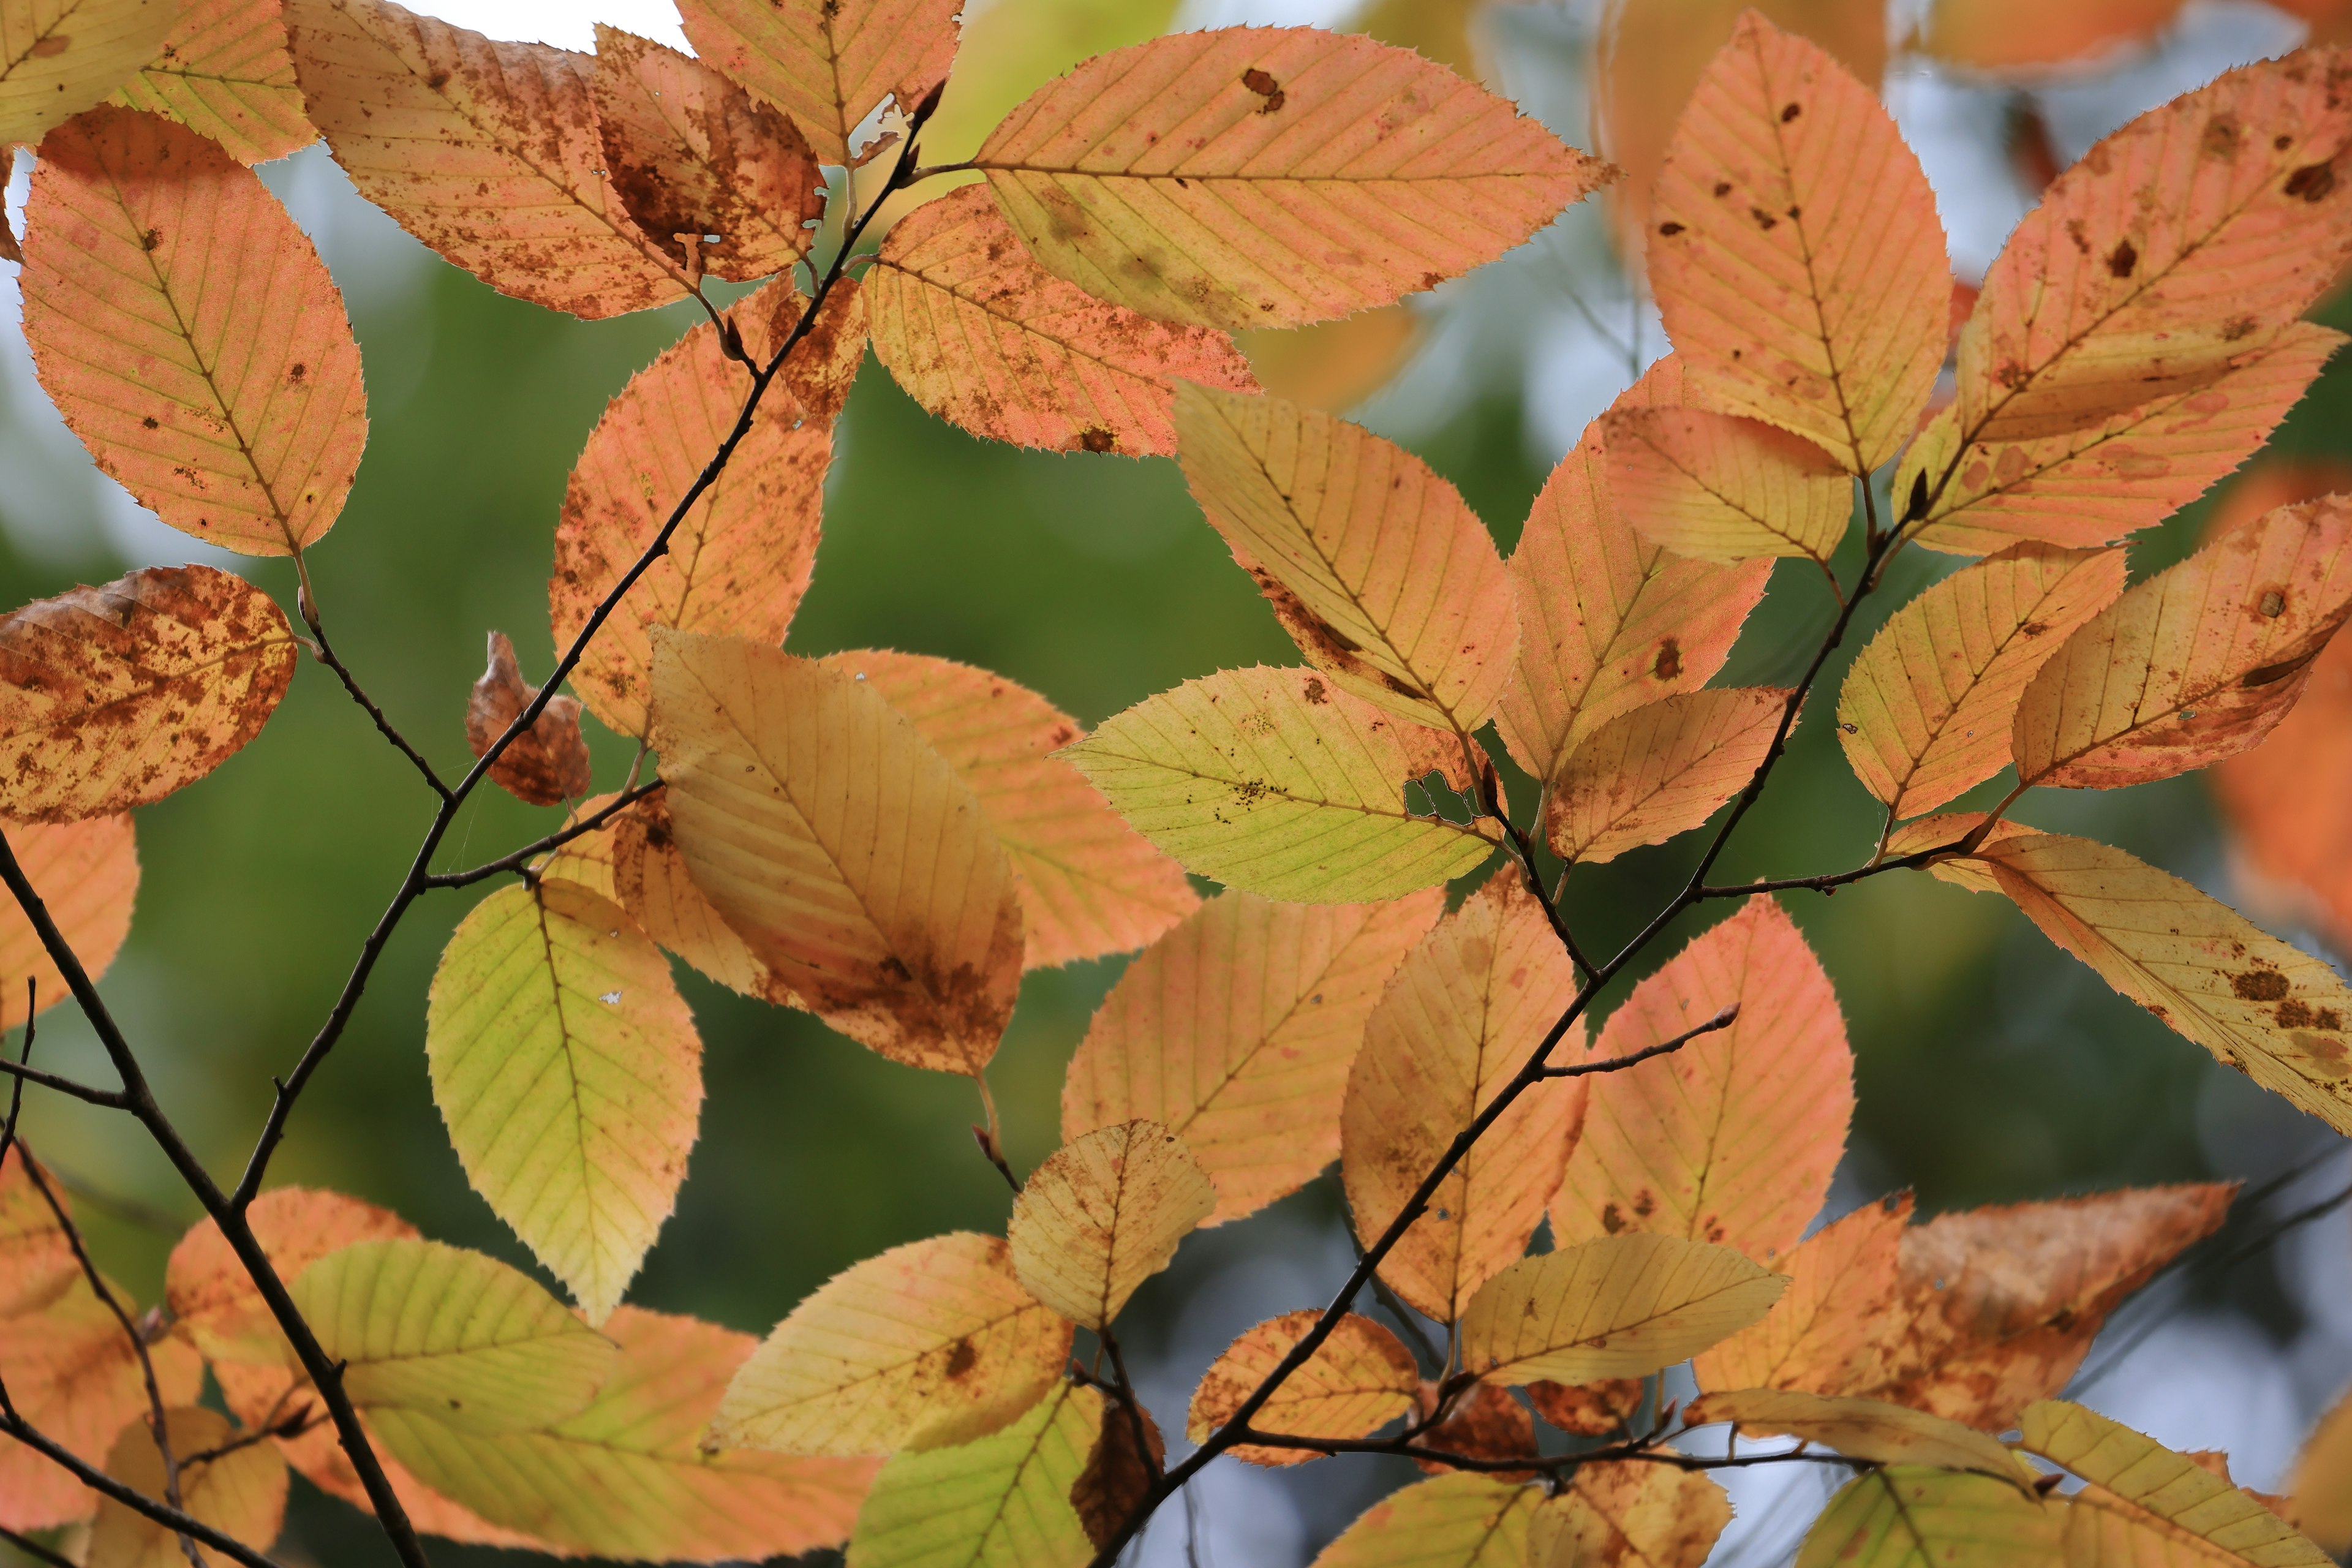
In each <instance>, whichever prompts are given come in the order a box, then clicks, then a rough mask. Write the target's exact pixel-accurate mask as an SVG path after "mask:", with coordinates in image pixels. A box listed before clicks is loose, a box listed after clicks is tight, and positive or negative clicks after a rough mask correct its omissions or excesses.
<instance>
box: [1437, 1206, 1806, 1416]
mask: <svg viewBox="0 0 2352 1568" xmlns="http://www.w3.org/2000/svg"><path fill="white" fill-rule="evenodd" d="M1788 1283H1789V1282H1788V1280H1787V1279H1784V1278H1782V1277H1781V1276H1780V1275H1778V1274H1774V1273H1770V1272H1769V1271H1768V1270H1766V1269H1765V1268H1761V1267H1759V1265H1757V1264H1754V1263H1751V1262H1749V1261H1748V1259H1747V1258H1743V1257H1741V1256H1740V1255H1739V1254H1738V1253H1737V1252H1734V1251H1733V1250H1731V1248H1729V1247H1715V1246H1711V1245H1709V1244H1708V1243H1706V1242H1703V1241H1685V1240H1683V1239H1681V1238H1680V1237H1672V1236H1639V1235H1636V1236H1604V1237H1599V1238H1597V1239H1595V1240H1592V1241H1586V1242H1579V1243H1576V1244H1574V1245H1571V1246H1567V1247H1561V1248H1560V1249H1559V1250H1558V1251H1556V1252H1547V1253H1544V1254H1543V1255H1541V1256H1540V1257H1536V1258H1523V1259H1521V1260H1520V1261H1519V1262H1517V1263H1514V1264H1512V1265H1511V1266H1510V1267H1509V1268H1506V1269H1504V1270H1503V1271H1502V1272H1501V1273H1500V1274H1498V1275H1496V1277H1495V1278H1494V1279H1491V1280H1489V1281H1488V1282H1487V1283H1486V1287H1485V1288H1484V1289H1481V1290H1480V1291H1479V1292H1478V1294H1477V1295H1476V1296H1475V1297H1474V1298H1473V1299H1472V1300H1471V1302H1470V1305H1469V1309H1468V1310H1466V1311H1465V1312H1464V1313H1463V1314H1462V1364H1463V1367H1464V1369H1465V1370H1466V1371H1469V1372H1475V1373H1478V1374H1479V1375H1480V1376H1482V1377H1484V1378H1486V1379H1488V1380H1489V1381H1491V1382H1495V1383H1507V1384H1518V1383H1534V1382H1537V1381H1538V1380H1542V1381H1547V1382H1551V1383H1591V1382H1593V1381H1595V1380H1596V1379H1600V1378H1604V1377H1646V1376H1648V1375H1649V1374H1650V1373H1654V1372H1656V1371H1658V1370H1659V1369H1660V1368H1662V1367H1668V1366H1672V1365H1674V1364H1675V1363H1676V1362H1678V1361H1685V1360H1687V1359H1689V1358H1690V1357H1691V1356H1692V1355H1694V1354H1696V1352H1700V1351H1703V1350H1705V1349H1706V1347H1707V1346H1709V1345H1711V1344H1715V1343H1717V1342H1719V1341H1722V1340H1724V1339H1727V1338H1728V1337H1729V1336H1731V1335H1732V1334H1735V1333H1738V1331H1740V1330H1742V1329H1744V1328H1746V1327H1747V1326H1748V1324H1750V1323H1753V1322H1755V1321H1757V1320H1758V1319H1759V1318H1761V1317H1763V1316H1764V1314H1765V1313H1766V1312H1767V1311H1769V1310H1771V1306H1772V1303H1773V1302H1775V1301H1777V1300H1780V1292H1781V1290H1782V1289H1785V1288H1786V1287H1787V1285H1788Z"/></svg>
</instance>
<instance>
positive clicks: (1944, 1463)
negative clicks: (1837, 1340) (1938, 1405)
mask: <svg viewBox="0 0 2352 1568" xmlns="http://www.w3.org/2000/svg"><path fill="white" fill-rule="evenodd" d="M1683 1418H1684V1420H1685V1422H1686V1423H1687V1424H1688V1425H1690V1426H1710V1425H1713V1424H1714V1423H1716V1422H1718V1421H1728V1422H1731V1423H1733V1424H1734V1425H1736V1426H1738V1428H1739V1430H1740V1432H1741V1433H1742V1434H1744V1435H1747V1436H1759V1437H1796V1438H1799V1439H1801V1440H1802V1441H1804V1442H1807V1443H1817V1444H1819V1445H1820V1446H1821V1447H1824V1448H1828V1449H1831V1450H1832V1451H1834V1452H1836V1453H1840V1454H1843V1455H1844V1456H1846V1458H1850V1459H1866V1460H1869V1461H1870V1462H1872V1463H1873V1464H1879V1465H1927V1466H1932V1467H1934V1468H1937V1469H1946V1470H1974V1471H1977V1472H1979V1474H1983V1475H1989V1476H1998V1477H1999V1478H2000V1479H2002V1480H2005V1481H2008V1482H2009V1483H2010V1484H2011V1485H2012V1486H2014V1487H2016V1488H2018V1489H2020V1490H2024V1489H2027V1487H2028V1485H2029V1483H2030V1481H2031V1480H2032V1471H2031V1470H2030V1469H2028V1468H2025V1467H2022V1466H2021V1465H2020V1464H2019V1463H2018V1462H2017V1460H2016V1459H2015V1458H2011V1455H2010V1451H2009V1450H2008V1449H2007V1448H2004V1447H2001V1446H2000V1443H1999V1442H1997V1441H1995V1440H1994V1439H1993V1438H1991V1437H1989V1436H1986V1435H1985V1434H1984V1433H1982V1432H1979V1431H1977V1430H1975V1429H1974V1428H1972V1427H1968V1426H1961V1425H1960V1424H1959V1423H1958V1422H1957V1421H1950V1420H1947V1419H1946V1418H1945V1417H1943V1416H1941V1415H1930V1414H1928V1413H1927V1411H1924V1410H1913V1409H1909V1408H1907V1407H1906V1406H1904V1405H1889V1404H1887V1403H1886V1402H1885V1400H1880V1399H1856V1398H1853V1397H1852V1396H1850V1395H1833V1394H1806V1393H1802V1392H1800V1391H1797V1390H1794V1389H1778V1388H1747V1389H1738V1390H1734V1391H1732V1392H1730V1393H1726V1394H1703V1395H1701V1396H1700V1397H1699V1398H1698V1399H1696V1400H1694V1401H1693V1402H1692V1403H1691V1404H1690V1405H1688V1406H1687V1407H1685V1410H1684V1412H1683Z"/></svg>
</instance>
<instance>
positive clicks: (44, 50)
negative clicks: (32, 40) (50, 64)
mask: <svg viewBox="0 0 2352 1568" xmlns="http://www.w3.org/2000/svg"><path fill="white" fill-rule="evenodd" d="M71 47H73V35H72V34H71V33H51V34H50V35H49V36H48V37H46V38H43V39H42V40H41V41H40V42H39V43H37V44H35V45H34V46H33V47H31V48H29V49H27V50H26V51H25V52H26V54H28V55H30V56H32V58H35V59H37V60H53V59H55V58H58V56H59V55H61V54H64V53H65V52H66V51H67V50H68V49H69V48H71Z"/></svg>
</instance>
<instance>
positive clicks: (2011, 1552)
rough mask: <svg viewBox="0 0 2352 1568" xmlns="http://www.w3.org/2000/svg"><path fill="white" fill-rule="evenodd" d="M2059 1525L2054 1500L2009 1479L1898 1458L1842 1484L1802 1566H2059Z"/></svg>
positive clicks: (1802, 1555) (1808, 1540)
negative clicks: (2026, 1490) (1922, 1465)
mask: <svg viewBox="0 0 2352 1568" xmlns="http://www.w3.org/2000/svg"><path fill="white" fill-rule="evenodd" d="M2059 1528H2060V1521H2059V1515H2058V1509H2057V1507H2056V1505H2054V1504H2052V1503H2047V1502H2044V1501H2042V1500H2040V1499H2038V1498H2032V1497H2028V1496H2025V1495H2023V1494H2021V1492H2020V1491H2019V1490H2018V1489H2017V1488H2016V1487H2013V1486H2011V1485H2010V1484H2009V1483H2008V1482H2007V1481H1999V1480H1994V1479H1992V1478H1991V1477H1990V1476H1977V1475H1969V1474H1966V1473H1963V1472H1956V1471H1952V1470H1931V1469H1923V1468H1917V1467H1915V1466H1908V1465H1899V1466H1895V1467H1891V1468H1886V1469H1878V1470H1868V1471H1865V1472H1864V1473H1863V1474H1861V1475H1858V1476H1856V1477H1854V1479H1852V1480H1850V1481H1848V1482H1847V1483H1846V1484H1845V1485H1844V1486H1843V1487H1841V1488H1840V1489H1838V1493H1837V1495H1836V1496H1835V1497H1833V1498H1832V1499H1830V1505H1829V1507H1827V1508H1825V1509H1823V1510H1822V1516H1821V1518H1820V1519H1818V1520H1816V1521H1814V1522H1813V1528H1812V1530H1811V1531H1810V1532H1809V1533H1808V1534H1807V1535H1806V1536H1805V1543H1804V1545H1803V1546H1802V1547H1801V1548H1799V1550H1798V1552H1797V1568H1832V1565H1834V1568H1909V1565H1910V1564H1913V1563H1935V1564H1937V1568H1945V1565H1947V1564H1948V1565H1949V1568H2061V1565H2062V1564H2063V1563H2066V1562H2067V1561H2068V1560H2067V1558H2066V1557H2065V1556H2064V1554H2063V1552H2061V1551H2060V1549H2059Z"/></svg>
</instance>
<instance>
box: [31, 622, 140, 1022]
mask: <svg viewBox="0 0 2352 1568" xmlns="http://www.w3.org/2000/svg"><path fill="white" fill-rule="evenodd" d="M0 635H5V634H0ZM6 833H7V840H8V852H9V853H10V854H12V855H14V856H16V864H17V866H18V867H19V868H22V869H23V871H24V873H25V877H26V880H27V881H29V882H31V883H32V884H33V891H34V892H36V893H37V894H39V895H40V899H41V902H42V903H43V904H44V905H45V906H47V909H48V911H49V918H50V919H51V920H53V921H57V923H58V931H61V932H62V933H63V934H64V936H65V939H66V941H67V942H68V943H69V944H70V945H71V946H72V948H73V951H74V956H75V957H76V958H78V959H79V960H80V961H81V966H82V969H83V971H84V972H85V973H88V974H89V977H90V978H91V979H92V980H96V979H98V978H100V976H101V975H103V974H105V973H106V971H107V967H108V966H109V965H110V964H111V963H113V962H114V955H115V954H116V953H118V952H121V951H122V939H123V938H125V937H127V936H129V935H130V934H131V907H132V905H133V904H134V903H135V902H136V901H137V900H138V897H139V846H138V843H137V841H136V839H135V838H134V837H133V836H132V833H131V818H130V816H127V815H124V816H94V817H90V818H88V819H86V820H84V821H81V822H68V823H61V824H58V825H56V826H48V825H45V824H41V823H24V824H17V823H10V824H8V825H7V826H6ZM0 975H5V976H6V977H7V980H6V984H0V1029H13V1028H15V1027H16V1026H17V1025H19V1024H21V1023H23V1022H24V1021H25V1020H26V1016H28V1015H27V1014H26V995H25V983H26V981H28V980H29V981H30V982H32V987H33V994H32V999H31V1003H32V1011H33V1012H35V1013H41V1012H46V1011H47V1010H48V1009H49V1008H51V1007H54V1006H56V1005H58V1003H60V1002H62V1001H64V1000H65V999H66V997H67V996H68V994H70V993H69V992H68V990H67V989H66V980H65V976H64V975H63V974H62V973H58V966H57V965H56V964H55V963H52V962H51V961H50V959H49V954H48V950H47V948H46V947H44V946H43V945H42V943H41V938H40V933H39V932H37V931H35V930H34V929H33V922H32V921H29V920H27V919H26V918H25V912H24V910H21V909H19V908H18V907H17V905H16V901H15V900H9V901H8V903H7V904H6V905H5V906H0Z"/></svg>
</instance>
